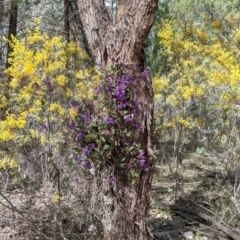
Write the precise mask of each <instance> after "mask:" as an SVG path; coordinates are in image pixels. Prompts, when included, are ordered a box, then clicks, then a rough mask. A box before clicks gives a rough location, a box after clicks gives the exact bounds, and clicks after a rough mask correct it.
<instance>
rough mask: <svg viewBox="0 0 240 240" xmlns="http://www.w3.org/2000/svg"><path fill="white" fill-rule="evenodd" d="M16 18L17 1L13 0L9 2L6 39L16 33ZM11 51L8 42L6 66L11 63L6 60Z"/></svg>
mask: <svg viewBox="0 0 240 240" xmlns="http://www.w3.org/2000/svg"><path fill="white" fill-rule="evenodd" d="M17 18H18V3H17V2H16V1H15V0H12V2H11V11H10V18H9V30H8V40H9V41H11V40H12V36H14V37H15V36H16V34H17ZM11 52H12V47H11V45H10V44H8V50H7V61H6V68H8V67H10V66H11V64H10V63H9V62H8V57H9V56H10V54H11Z"/></svg>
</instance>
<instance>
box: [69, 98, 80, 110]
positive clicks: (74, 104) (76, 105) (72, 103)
mask: <svg viewBox="0 0 240 240" xmlns="http://www.w3.org/2000/svg"><path fill="white" fill-rule="evenodd" d="M70 103H71V105H72V106H73V107H77V108H78V107H79V102H78V101H76V100H74V99H73V100H71V102H70Z"/></svg>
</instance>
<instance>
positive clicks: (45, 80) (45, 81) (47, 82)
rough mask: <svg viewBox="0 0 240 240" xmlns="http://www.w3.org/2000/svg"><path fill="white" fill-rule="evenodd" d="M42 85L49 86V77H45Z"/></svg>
mask: <svg viewBox="0 0 240 240" xmlns="http://www.w3.org/2000/svg"><path fill="white" fill-rule="evenodd" d="M43 83H44V84H46V85H49V86H51V81H50V77H46V79H44V80H43Z"/></svg>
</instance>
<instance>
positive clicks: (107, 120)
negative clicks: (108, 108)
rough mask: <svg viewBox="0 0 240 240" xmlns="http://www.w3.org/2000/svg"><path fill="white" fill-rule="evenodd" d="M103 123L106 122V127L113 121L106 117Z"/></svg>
mask: <svg viewBox="0 0 240 240" xmlns="http://www.w3.org/2000/svg"><path fill="white" fill-rule="evenodd" d="M105 122H106V124H107V125H111V124H113V123H114V121H113V119H112V118H111V117H109V116H107V117H106V118H105Z"/></svg>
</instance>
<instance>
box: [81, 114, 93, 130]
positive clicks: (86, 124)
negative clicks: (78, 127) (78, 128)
mask: <svg viewBox="0 0 240 240" xmlns="http://www.w3.org/2000/svg"><path fill="white" fill-rule="evenodd" d="M82 119H83V121H84V128H85V129H86V128H87V127H88V126H89V124H90V123H91V119H90V117H89V115H88V113H85V114H83V115H82Z"/></svg>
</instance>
